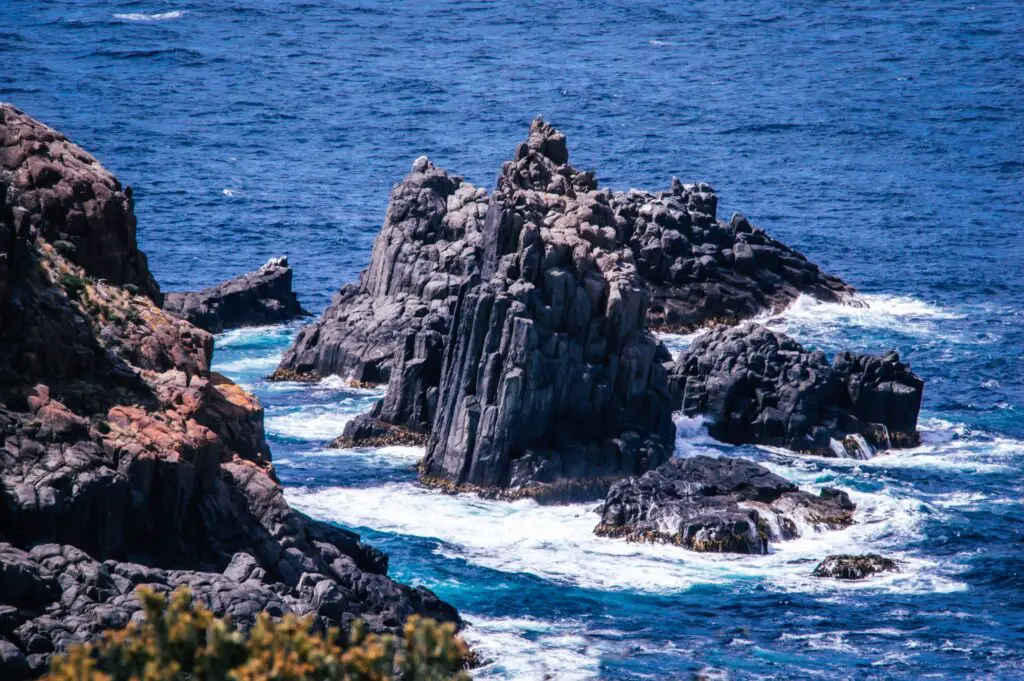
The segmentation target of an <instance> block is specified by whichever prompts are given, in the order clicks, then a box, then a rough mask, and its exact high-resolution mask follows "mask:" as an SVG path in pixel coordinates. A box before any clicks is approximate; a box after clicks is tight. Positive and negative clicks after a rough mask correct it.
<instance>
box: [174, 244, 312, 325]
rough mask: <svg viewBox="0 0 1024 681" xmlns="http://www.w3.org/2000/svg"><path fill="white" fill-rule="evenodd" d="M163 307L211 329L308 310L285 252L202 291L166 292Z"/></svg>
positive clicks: (294, 315)
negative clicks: (295, 287) (301, 301)
mask: <svg viewBox="0 0 1024 681" xmlns="http://www.w3.org/2000/svg"><path fill="white" fill-rule="evenodd" d="M164 309H165V310H166V311H168V312H170V313H171V314H173V315H174V316H176V317H180V318H182V319H186V320H188V321H189V322H190V323H192V324H194V325H196V326H198V327H199V328H201V329H205V330H207V331H209V332H210V333H220V332H222V331H224V330H225V329H233V328H236V327H240V326H258V325H260V324H278V323H280V322H286V321H288V320H291V319H295V318H297V317H304V316H307V315H308V314H309V313H308V312H306V311H305V310H303V309H302V306H301V305H299V300H298V298H297V297H296V296H295V292H294V291H292V268H291V267H289V266H288V258H287V257H286V256H281V257H280V258H271V259H270V260H268V261H267V263H266V264H265V265H263V266H262V267H260V268H259V269H258V270H256V271H254V272H249V273H248V274H243V275H241V276H239V277H235V278H234V279H230V280H228V281H225V282H224V283H222V284H218V285H216V286H211V287H210V288H205V289H203V290H201V291H181V292H174V293H166V294H164Z"/></svg>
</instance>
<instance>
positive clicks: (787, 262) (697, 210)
mask: <svg viewBox="0 0 1024 681" xmlns="http://www.w3.org/2000/svg"><path fill="white" fill-rule="evenodd" d="M717 206H718V197H717V196H716V195H715V193H714V190H713V189H712V188H711V187H710V186H708V185H706V184H702V183H701V184H695V185H684V184H682V183H681V182H679V181H678V180H676V179H675V178H673V179H672V187H671V190H670V191H668V192H659V193H657V194H653V193H650V192H642V191H637V190H635V189H634V190H630V191H629V192H627V193H624V194H623V193H617V194H615V196H614V199H613V201H612V207H613V210H614V211H615V216H616V223H617V229H618V232H619V236H620V238H621V239H622V240H624V241H625V242H627V243H628V244H629V247H630V248H631V249H632V251H633V255H634V257H635V258H636V263H637V269H638V270H639V271H640V275H641V276H642V277H643V278H644V280H645V281H646V282H647V285H648V287H649V288H650V290H651V306H650V308H649V309H648V311H647V318H648V322H649V324H650V326H651V328H653V329H655V330H659V331H691V330H693V329H695V328H698V327H701V326H707V325H709V324H736V323H737V322H739V321H741V320H744V319H748V318H750V317H753V316H755V315H758V314H761V313H764V312H766V311H778V310H782V309H785V308H786V307H788V306H789V305H790V304H791V303H792V302H793V301H794V300H796V299H797V297H799V296H800V294H802V293H803V294H808V295H811V296H813V297H815V298H817V299H819V300H825V301H831V302H844V303H848V304H852V305H858V306H860V305H863V303H861V302H859V301H858V300H857V299H856V298H855V295H854V294H855V291H854V289H853V288H852V287H851V286H849V285H848V284H846V283H844V282H842V281H841V280H839V279H838V278H836V277H833V276H831V275H828V274H825V273H824V272H822V271H821V270H820V269H819V268H818V266H817V265H815V264H814V263H812V262H810V261H809V260H807V258H806V257H805V256H804V255H803V254H801V253H799V252H797V251H794V250H793V249H791V248H789V247H788V246H786V245H785V244H783V243H781V242H779V241H776V240H774V239H772V238H771V237H769V236H768V235H767V234H766V233H765V232H764V230H761V229H758V228H756V227H754V226H752V225H751V224H750V222H749V221H748V220H747V219H746V218H744V217H743V216H742V215H739V214H736V215H733V217H732V220H730V221H729V222H724V221H721V220H718V219H717Z"/></svg>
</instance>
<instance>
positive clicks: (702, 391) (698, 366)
mask: <svg viewBox="0 0 1024 681" xmlns="http://www.w3.org/2000/svg"><path fill="white" fill-rule="evenodd" d="M671 376H672V384H673V390H674V393H675V399H676V403H675V404H676V406H677V407H679V406H681V408H682V410H683V412H684V413H686V414H688V415H691V416H692V415H696V414H704V415H706V416H707V417H708V432H709V433H710V434H711V435H712V436H713V437H715V438H717V439H719V440H722V441H724V442H730V443H733V444H743V443H757V444H764V445H773V446H778V447H787V448H789V449H794V450H797V451H802V452H809V453H815V454H819V455H824V456H837V455H838V456H851V457H855V458H863V457H866V456H869V455H870V454H871V448H872V447H877V448H880V449H887V448H889V447H908V446H915V445H916V444H917V443H918V435H917V415H918V412H919V410H920V408H921V397H922V393H923V390H924V383H923V382H922V381H921V379H919V378H918V377H917V376H915V375H914V374H913V373H912V372H911V371H910V367H909V366H907V365H906V364H904V363H902V362H900V359H899V355H898V354H896V353H895V352H889V353H887V354H886V355H884V356H882V357H877V356H872V355H855V354H853V353H850V352H842V353H840V354H839V355H838V356H837V357H836V360H835V362H834V363H833V364H832V365H829V363H828V360H827V359H826V358H825V354H824V353H823V352H821V351H815V352H810V351H807V350H805V349H804V348H803V347H802V346H801V345H800V344H799V343H797V342H796V341H794V340H793V339H791V338H789V337H788V336H785V335H783V334H779V333H775V332H773V331H771V330H770V329H768V328H767V327H764V326H761V325H760V324H753V323H747V324H744V325H742V326H739V327H733V328H728V327H720V328H717V329H714V330H712V331H709V332H708V333H707V334H704V335H702V336H700V337H698V338H697V339H696V340H695V341H694V343H693V345H692V346H691V347H690V349H689V350H688V351H686V352H684V353H683V354H682V355H680V357H679V360H678V362H677V363H676V365H675V366H674V367H673V368H672V370H671Z"/></svg>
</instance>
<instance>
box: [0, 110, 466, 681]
mask: <svg viewBox="0 0 1024 681" xmlns="http://www.w3.org/2000/svg"><path fill="white" fill-rule="evenodd" d="M5 116H7V118H6V119H5V121H11V122H10V126H13V127H14V132H13V133H12V132H11V131H10V130H8V128H7V123H3V124H0V136H2V137H3V139H11V136H12V135H19V134H21V133H20V132H18V131H20V130H23V129H29V130H33V131H36V132H35V133H33V134H37V135H38V136H39V137H40V138H41V139H54V140H56V139H60V140H63V138H59V136H57V134H56V133H52V131H50V132H46V131H47V130H48V129H47V128H45V126H42V125H41V124H39V123H36V122H34V121H30V120H29V121H27V122H26V118H25V117H24V115H23V114H20V113H19V114H18V116H17V117H15V118H13V119H12V118H11V117H10V113H9V111H7V110H5ZM40 131H42V132H40ZM63 143H64V144H67V143H66V142H63ZM69 148H71V147H70V145H69ZM74 148H75V149H77V147H74ZM83 153H84V152H83ZM76 169H77V170H76ZM79 170H80V171H81V172H82V173H83V175H84V179H83V181H86V180H89V178H93V177H108V175H107V174H106V171H103V170H102V169H101V168H99V167H98V166H95V165H94V162H91V163H89V164H83V165H82V166H81V167H78V166H73V165H66V166H63V167H62V170H61V172H62V173H64V174H63V175H62V179H61V182H68V183H69V184H70V185H71V186H73V187H75V186H79V184H78V180H77V179H76V178H75V177H74V172H77V171H79ZM111 181H112V182H114V183H116V180H111ZM13 195H14V194H12V192H11V190H10V189H8V193H7V194H6V196H7V197H8V199H10V197H12V196H13ZM15 199H17V196H15ZM6 205H8V206H11V205H15V206H16V208H15V209H14V210H8V211H7V212H5V213H4V214H3V215H2V216H0V217H2V229H3V230H7V231H6V232H5V233H7V234H13V233H18V234H19V235H21V236H23V237H24V243H22V244H20V245H19V246H18V248H17V249H13V250H11V251H9V252H8V256H11V254H13V257H8V259H7V260H6V261H5V262H6V266H7V268H8V269H7V272H8V274H9V275H10V279H9V280H8V283H7V288H6V295H5V298H4V299H3V300H2V301H0V542H2V543H0V678H14V675H15V674H24V673H26V669H27V670H28V673H31V674H36V673H39V672H41V671H42V670H43V668H44V666H45V661H46V659H47V657H48V656H49V655H50V653H51V652H52V651H53V650H55V649H59V648H61V647H63V646H64V645H66V644H67V643H68V642H70V641H72V640H84V639H88V638H89V637H91V636H94V635H95V634H96V632H97V631H99V629H100V628H102V627H103V626H107V625H108V624H109V625H115V624H119V623H122V622H123V621H124V620H125V618H126V617H130V616H131V615H132V613H133V612H135V610H136V609H137V604H135V603H134V601H133V600H132V597H131V595H130V590H131V586H133V585H134V584H136V583H152V584H156V585H158V586H160V585H162V587H161V588H168V587H171V586H174V585H177V584H183V583H188V584H192V585H193V586H195V587H196V590H197V592H198V594H199V596H200V597H201V598H203V599H204V600H207V602H208V603H209V604H210V605H211V607H213V609H214V610H215V611H217V612H218V614H228V613H230V614H232V615H233V616H237V617H240V618H242V619H243V620H246V618H248V619H251V617H252V616H254V615H255V614H256V613H257V612H258V611H259V610H260V609H261V608H263V607H265V606H266V607H269V608H270V609H271V611H272V612H275V613H276V612H278V611H280V612H288V611H291V612H298V613H311V614H314V615H316V618H317V621H318V623H319V624H320V625H321V626H327V625H339V626H347V624H348V623H349V622H350V621H351V619H352V618H353V617H360V618H363V619H365V620H367V621H368V622H369V624H370V626H371V627H373V628H374V629H378V630H390V631H395V630H397V629H398V628H399V627H400V626H401V624H402V621H403V620H404V618H405V617H406V616H407V615H409V614H411V613H413V612H417V613H423V614H426V615H429V616H433V617H436V618H439V619H455V620H457V618H458V615H457V613H456V612H455V611H454V609H452V608H451V606H449V605H447V604H446V603H444V602H442V601H440V600H439V599H437V597H436V596H434V595H433V594H432V593H430V592H429V591H427V590H425V589H412V588H409V587H406V586H403V585H400V584H397V583H395V582H393V581H392V580H390V579H389V578H388V577H387V576H386V575H387V558H386V556H384V555H383V554H382V553H380V552H379V551H377V550H375V549H373V548H372V547H369V546H366V545H364V544H362V542H360V540H359V537H358V536H357V535H355V534H353V533H351V532H347V531H344V530H341V529H338V528H334V527H332V526H330V525H327V524H324V523H319V522H316V521H313V520H311V519H310V518H308V517H306V516H305V515H303V514H301V513H298V512H296V511H294V510H292V509H291V508H290V507H289V506H288V504H287V503H286V502H285V500H284V496H283V490H282V488H281V485H280V484H279V483H278V482H277V480H276V478H275V476H274V471H273V468H272V466H271V463H270V451H269V448H268V447H267V444H266V441H265V439H264V434H263V412H262V409H261V407H260V406H259V403H258V402H257V401H256V400H255V398H254V397H253V396H252V395H250V394H249V393H247V392H246V391H244V390H243V389H242V388H240V387H239V386H237V385H235V384H233V383H231V382H230V381H229V380H227V379H226V378H224V377H222V376H219V375H218V374H216V373H213V372H211V371H210V370H209V361H210V355H211V352H212V349H213V344H212V336H211V335H210V334H209V333H207V332H206V331H203V330H201V329H197V328H196V327H194V326H192V325H191V324H189V323H188V322H186V321H184V320H180V319H176V318H174V317H172V316H170V315H168V314H167V313H165V312H164V311H163V310H161V309H160V308H159V307H157V305H156V304H155V303H154V301H153V300H151V299H150V298H149V297H146V296H144V295H139V294H138V293H137V291H141V288H142V287H141V286H138V285H136V286H137V288H136V289H130V288H129V287H127V286H125V287H122V286H117V285H114V284H112V283H110V282H111V276H110V272H111V269H110V267H111V262H113V261H111V260H108V259H105V258H99V259H97V260H91V259H84V260H82V261H81V262H83V263H84V264H83V265H81V266H80V265H78V264H76V262H78V261H72V260H71V259H70V256H69V254H72V253H78V252H79V251H78V250H77V249H76V250H75V251H73V252H72V251H70V250H69V249H67V248H64V247H63V246H61V245H60V243H56V244H55V243H51V242H50V241H49V240H48V236H47V235H48V234H51V232H47V229H48V227H46V223H45V220H40V219H38V217H37V216H34V215H33V214H32V213H31V212H29V209H28V208H26V207H24V206H23V205H22V204H19V203H17V201H15V202H14V203H11V202H10V201H8V203H7V204H6ZM40 210H41V208H40ZM16 214H17V215H21V217H18V218H15V217H12V216H15V215H16ZM19 220H20V221H21V222H19V223H18V224H29V225H39V226H40V227H39V228H38V229H35V228H33V229H32V230H29V231H22V230H20V228H19V229H18V230H15V222H17V221H19ZM104 224H106V223H104ZM104 224H99V223H97V225H96V229H97V230H101V229H104V228H107V227H109V228H111V229H116V228H120V227H123V226H124V225H125V224H126V223H124V222H120V223H117V222H114V223H110V224H106V226H104ZM59 234H60V233H58V235H59ZM19 238H21V237H19ZM89 238H90V239H95V240H98V242H100V243H102V242H103V234H102V232H99V231H97V232H91V233H90V234H89ZM60 241H63V240H60ZM111 241H112V242H114V243H116V242H117V236H116V235H115V236H112V237H111ZM88 243H92V241H89V242H88ZM82 252H83V253H85V252H89V251H88V250H83V251H82ZM121 257H122V261H123V262H126V263H132V262H134V263H140V262H141V263H144V262H145V261H144V260H142V259H141V258H142V256H141V254H139V253H137V252H134V253H130V252H124V253H121ZM136 275H137V276H138V279H137V281H140V282H143V283H144V282H145V281H146V280H147V279H151V277H150V276H149V273H148V270H147V271H146V272H137V273H136ZM155 291H156V288H155V285H154V287H153V288H152V289H151V290H150V293H155ZM240 554H246V555H247V556H248V557H244V556H243V557H239V556H240ZM126 580H127V581H126ZM129 582H130V583H131V584H129Z"/></svg>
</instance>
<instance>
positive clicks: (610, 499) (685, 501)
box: [594, 456, 855, 553]
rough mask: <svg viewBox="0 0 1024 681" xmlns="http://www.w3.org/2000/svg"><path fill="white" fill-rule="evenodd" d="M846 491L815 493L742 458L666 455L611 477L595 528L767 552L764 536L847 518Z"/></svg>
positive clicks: (774, 537) (829, 525)
mask: <svg viewBox="0 0 1024 681" xmlns="http://www.w3.org/2000/svg"><path fill="white" fill-rule="evenodd" d="M854 509H855V506H854V504H853V502H852V501H850V498H849V496H848V495H847V494H846V493H845V492H842V491H840V490H836V489H833V488H830V487H826V488H824V489H822V491H821V494H820V495H818V496H814V495H813V494H810V493H808V492H804V491H801V490H800V489H798V488H797V486H796V485H794V484H793V483H791V482H789V481H788V480H786V479H785V478H782V477H780V476H778V475H775V474H774V473H772V472H771V471H769V470H768V469H767V468H765V467H764V466H761V465H759V464H756V463H754V462H753V461H748V460H746V459H732V458H727V457H722V458H714V457H709V456H694V457H688V458H679V459H672V460H671V461H669V462H667V463H664V464H662V465H661V466H659V467H658V468H656V469H654V470H653V471H648V472H647V473H645V474H644V475H642V476H640V477H632V478H628V479H626V480H622V481H620V482H617V483H615V485H613V486H612V488H611V490H609V492H608V496H607V498H606V499H605V502H604V505H603V506H602V507H601V510H600V513H601V522H600V523H599V524H598V526H597V527H596V528H595V530H594V532H596V533H597V534H598V535H601V536H607V537H623V538H625V539H627V540H631V541H651V542H667V543H672V544H678V545H680V546H683V547H685V548H688V549H691V550H694V551H715V552H729V553H767V552H768V547H769V544H770V543H771V542H778V541H783V540H786V539H793V538H795V537H799V536H800V535H801V533H803V532H806V531H807V530H808V529H811V528H813V529H838V528H842V527H846V526H848V525H850V524H851V523H852V522H853V511H854Z"/></svg>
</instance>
